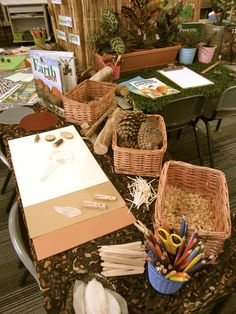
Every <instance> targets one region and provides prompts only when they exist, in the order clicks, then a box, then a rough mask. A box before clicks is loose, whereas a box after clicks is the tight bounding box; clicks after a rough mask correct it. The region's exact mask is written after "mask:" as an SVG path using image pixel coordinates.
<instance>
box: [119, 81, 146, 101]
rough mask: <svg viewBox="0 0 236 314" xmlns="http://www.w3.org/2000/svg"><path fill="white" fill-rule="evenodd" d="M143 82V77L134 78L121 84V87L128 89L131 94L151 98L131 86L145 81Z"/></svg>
mask: <svg viewBox="0 0 236 314" xmlns="http://www.w3.org/2000/svg"><path fill="white" fill-rule="evenodd" d="M143 80H144V78H143V77H142V76H136V77H134V78H132V79H130V80H128V81H124V82H122V83H120V85H124V86H126V87H128V89H129V91H130V92H131V93H134V94H137V95H140V96H144V97H147V98H149V97H148V96H147V95H145V94H144V93H143V92H142V91H141V90H139V89H138V88H136V87H134V86H133V85H132V84H130V83H131V82H136V81H143Z"/></svg>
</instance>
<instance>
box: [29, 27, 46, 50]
mask: <svg viewBox="0 0 236 314" xmlns="http://www.w3.org/2000/svg"><path fill="white" fill-rule="evenodd" d="M30 32H31V35H32V36H33V39H34V43H35V45H36V46H40V45H43V44H45V42H46V29H45V28H33V29H32V30H31V31H30Z"/></svg>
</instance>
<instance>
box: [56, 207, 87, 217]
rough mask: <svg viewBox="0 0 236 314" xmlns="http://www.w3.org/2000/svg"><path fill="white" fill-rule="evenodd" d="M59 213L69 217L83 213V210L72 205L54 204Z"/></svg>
mask: <svg viewBox="0 0 236 314" xmlns="http://www.w3.org/2000/svg"><path fill="white" fill-rule="evenodd" d="M54 209H55V211H56V212H57V213H59V214H62V215H64V216H67V217H76V216H79V215H81V210H80V209H79V208H76V207H71V206H54Z"/></svg>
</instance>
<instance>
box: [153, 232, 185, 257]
mask: <svg viewBox="0 0 236 314" xmlns="http://www.w3.org/2000/svg"><path fill="white" fill-rule="evenodd" d="M157 233H158V236H159V238H160V239H161V241H162V242H163V244H164V245H165V248H166V250H167V252H169V253H171V254H176V250H177V248H178V247H179V246H180V245H181V242H182V239H181V237H180V236H179V235H178V234H175V233H169V232H168V231H166V230H165V229H164V228H158V229H157Z"/></svg>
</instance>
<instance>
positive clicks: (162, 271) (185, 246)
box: [134, 216, 213, 294]
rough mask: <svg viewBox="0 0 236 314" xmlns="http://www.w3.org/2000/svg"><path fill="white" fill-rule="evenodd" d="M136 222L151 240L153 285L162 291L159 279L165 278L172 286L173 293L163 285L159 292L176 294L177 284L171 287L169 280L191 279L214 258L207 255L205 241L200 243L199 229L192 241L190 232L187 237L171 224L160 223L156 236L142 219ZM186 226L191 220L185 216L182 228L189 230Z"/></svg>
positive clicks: (148, 259) (149, 242) (192, 235)
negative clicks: (163, 288)
mask: <svg viewBox="0 0 236 314" xmlns="http://www.w3.org/2000/svg"><path fill="white" fill-rule="evenodd" d="M134 224H135V226H136V227H137V228H138V229H139V230H140V231H141V232H143V234H144V237H145V238H146V239H147V240H146V241H145V246H146V248H147V251H148V257H147V261H148V263H149V265H148V271H149V280H150V283H151V285H152V286H153V287H154V288H157V289H156V290H157V291H159V288H160V286H159V282H158V283H157V282H155V280H157V281H159V280H161V281H162V284H163V285H165V284H166V285H167V286H168V287H169V288H168V289H167V290H168V291H169V292H163V291H162V288H160V289H161V291H159V292H163V293H167V294H169V293H174V292H173V291H176V289H177V286H176V285H174V286H173V289H172V288H171V286H169V281H173V282H181V283H184V282H186V281H188V280H189V279H190V274H193V273H194V272H195V271H198V270H201V269H202V268H203V267H204V266H205V265H207V264H208V263H209V262H210V261H211V260H212V258H213V257H211V259H210V258H206V257H205V254H204V252H203V250H204V245H203V244H202V242H201V241H199V242H198V239H197V236H198V233H197V231H194V232H193V233H192V234H191V236H190V238H189V240H186V239H187V232H186V233H185V231H184V232H183V236H181V235H179V234H177V233H176V231H175V230H173V228H172V226H171V225H169V224H168V223H163V224H162V225H160V226H159V227H158V229H157V230H156V233H155V235H154V234H153V233H152V231H151V230H149V229H148V228H147V227H145V225H144V224H143V223H141V222H140V221H138V222H136V223H134ZM186 226H187V220H186V217H185V216H183V218H182V222H181V226H180V231H183V230H186ZM150 234H151V235H152V236H150ZM155 272H156V273H155ZM157 274H158V275H157ZM160 275H161V277H162V279H161V278H160ZM155 278H156V279H155ZM164 279H165V280H167V281H165V280H164ZM179 287H181V285H180V286H179ZM169 289H170V290H169Z"/></svg>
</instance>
